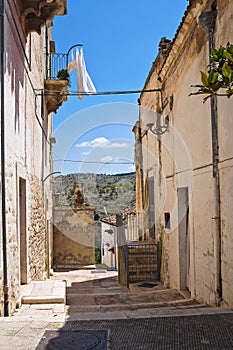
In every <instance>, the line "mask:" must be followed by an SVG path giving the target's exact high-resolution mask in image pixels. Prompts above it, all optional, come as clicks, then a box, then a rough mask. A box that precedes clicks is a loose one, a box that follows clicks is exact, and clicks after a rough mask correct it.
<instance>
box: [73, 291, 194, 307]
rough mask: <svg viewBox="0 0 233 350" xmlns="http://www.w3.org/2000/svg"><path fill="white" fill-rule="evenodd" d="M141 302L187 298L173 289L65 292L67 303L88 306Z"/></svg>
mask: <svg viewBox="0 0 233 350" xmlns="http://www.w3.org/2000/svg"><path fill="white" fill-rule="evenodd" d="M142 300H143V303H156V302H169V301H174V300H187V299H185V298H184V297H183V296H181V295H180V293H178V292H177V291H175V290H159V291H153V292H144V293H143V294H142V293H131V292H128V293H123V294H116V293H113V294H86V295H83V294H82V295H80V294H77V293H74V294H72V293H70V292H67V303H68V305H78V306H88V305H115V304H123V305H127V304H128V305H129V304H130V305H132V304H135V305H137V304H138V303H139V304H140V303H141V301H142Z"/></svg>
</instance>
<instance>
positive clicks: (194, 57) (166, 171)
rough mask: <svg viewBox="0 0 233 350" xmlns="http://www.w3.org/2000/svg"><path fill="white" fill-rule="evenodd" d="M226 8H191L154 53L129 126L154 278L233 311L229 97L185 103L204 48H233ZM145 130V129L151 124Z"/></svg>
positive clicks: (195, 3)
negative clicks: (155, 252)
mask: <svg viewBox="0 0 233 350" xmlns="http://www.w3.org/2000/svg"><path fill="white" fill-rule="evenodd" d="M232 14H233V2H232V0H216V1H213V0H192V1H191V0H190V1H189V5H188V7H187V10H186V12H185V15H184V17H183V19H182V21H181V23H180V25H179V28H178V29H177V32H176V34H175V37H174V39H173V40H172V41H170V40H167V39H166V38H162V40H161V42H160V45H159V53H158V56H157V57H156V59H155V61H154V62H153V65H152V68H151V70H150V72H149V75H148V77H147V79H146V82H145V86H144V88H145V89H159V91H155V92H150V93H142V94H141V96H140V99H139V104H140V118H139V122H138V123H137V124H136V125H135V128H134V132H135V139H136V163H137V164H136V169H137V202H138V205H137V211H138V215H142V214H141V213H142V212H143V215H142V218H143V220H144V223H143V225H140V226H138V229H141V227H144V231H143V233H142V236H143V237H144V238H145V239H147V240H152V241H153V240H154V241H159V242H160V243H161V253H162V258H161V279H162V281H163V282H164V284H165V285H167V286H170V287H172V288H176V289H178V290H187V291H189V292H190V294H191V296H192V297H194V298H197V299H198V300H201V301H203V302H206V303H208V304H210V305H224V306H231V307H232V306H233V292H232V291H233V259H232V257H233V255H232V251H233V233H232V232H233V216H232V209H231V207H232V203H233V182H232V177H233V168H232V166H233V163H232V159H233V139H232V136H231V133H232V127H233V125H232V123H233V119H232V110H233V98H229V99H228V98H226V97H220V96H218V97H212V98H210V99H208V100H207V101H206V102H205V103H203V96H202V95H199V96H189V94H190V93H191V92H194V90H195V89H194V88H192V87H191V85H192V84H200V81H201V77H200V71H206V70H207V68H206V67H207V65H208V64H209V53H210V49H211V46H213V47H216V48H219V47H220V46H221V45H222V46H226V45H227V43H228V42H231V43H233V27H232ZM151 117H152V118H154V119H153V122H151V121H150V122H149V123H148V120H149V119H151Z"/></svg>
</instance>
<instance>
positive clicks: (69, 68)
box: [67, 51, 76, 73]
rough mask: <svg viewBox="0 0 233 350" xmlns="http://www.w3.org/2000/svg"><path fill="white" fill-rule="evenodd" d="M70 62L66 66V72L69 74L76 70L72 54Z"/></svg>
mask: <svg viewBox="0 0 233 350" xmlns="http://www.w3.org/2000/svg"><path fill="white" fill-rule="evenodd" d="M71 57H72V61H71V62H70V63H69V64H68V67H67V72H68V73H70V72H72V71H73V70H74V69H75V68H76V59H75V58H74V53H73V51H72V54H71Z"/></svg>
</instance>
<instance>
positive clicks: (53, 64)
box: [46, 44, 82, 80]
mask: <svg viewBox="0 0 233 350" xmlns="http://www.w3.org/2000/svg"><path fill="white" fill-rule="evenodd" d="M80 46H82V45H81V44H76V45H73V46H72V47H71V48H69V50H68V51H67V53H46V79H47V80H58V79H59V77H58V73H59V72H60V71H61V70H67V68H68V63H69V55H70V52H71V51H72V49H74V48H75V47H80Z"/></svg>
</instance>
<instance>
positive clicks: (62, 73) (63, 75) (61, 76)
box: [57, 69, 71, 86]
mask: <svg viewBox="0 0 233 350" xmlns="http://www.w3.org/2000/svg"><path fill="white" fill-rule="evenodd" d="M57 79H58V80H67V81H68V85H69V86H71V82H70V74H69V73H68V71H67V69H61V70H59V71H58V72H57Z"/></svg>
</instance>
